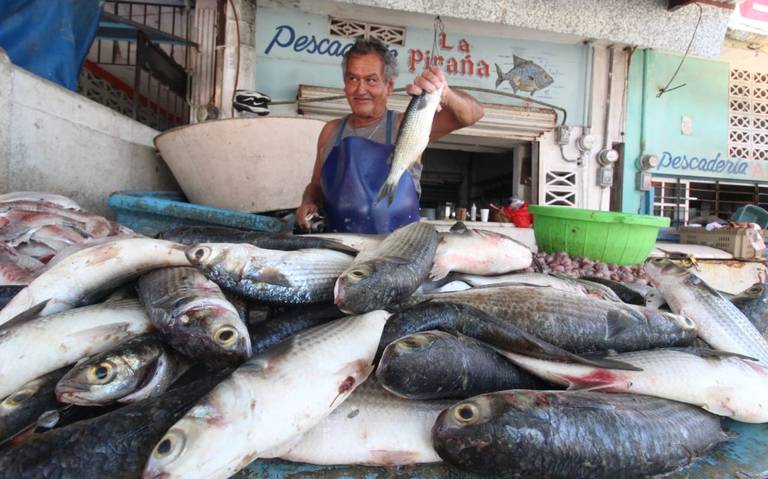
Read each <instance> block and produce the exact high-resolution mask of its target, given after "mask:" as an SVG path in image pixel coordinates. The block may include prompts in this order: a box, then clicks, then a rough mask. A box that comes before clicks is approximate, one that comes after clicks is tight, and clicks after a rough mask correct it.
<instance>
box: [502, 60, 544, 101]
mask: <svg viewBox="0 0 768 479" xmlns="http://www.w3.org/2000/svg"><path fill="white" fill-rule="evenodd" d="M513 61H514V65H513V66H512V68H511V69H510V70H509V71H508V72H507V73H502V71H501V67H500V66H499V65H498V64H496V75H497V78H496V88H498V87H499V85H501V84H502V83H503V82H504V81H505V80H506V81H509V86H511V87H512V91H513V92H514V93H517V90H523V91H527V92H530V93H531V96H533V94H534V93H536V92H537V91H539V90H543V89H544V88H546V87H548V86H549V85H551V84H552V83H553V82H554V81H555V80H554V79H553V78H552V77H551V76H550V75H549V73H547V71H546V70H544V69H543V68H542V67H540V66H539V65H537V64H535V63H533V62H532V61H530V60H525V59H523V58H520V57H519V56H517V55H513Z"/></svg>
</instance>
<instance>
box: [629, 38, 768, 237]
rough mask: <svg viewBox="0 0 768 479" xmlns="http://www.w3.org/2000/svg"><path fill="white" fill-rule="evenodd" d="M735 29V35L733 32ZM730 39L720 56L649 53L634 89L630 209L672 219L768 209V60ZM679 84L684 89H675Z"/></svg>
mask: <svg viewBox="0 0 768 479" xmlns="http://www.w3.org/2000/svg"><path fill="white" fill-rule="evenodd" d="M734 35H736V34H735V33H734V32H731V33H730V34H729V36H734ZM763 57H764V54H762V53H761V52H760V51H759V48H758V49H756V48H754V44H753V46H752V47H751V48H750V47H749V46H748V44H747V42H739V41H733V40H732V39H727V40H726V45H725V47H724V48H723V51H722V53H721V55H720V56H719V57H718V58H717V59H701V58H686V60H685V62H684V63H683V66H682V67H680V68H679V71H678V72H677V76H676V77H675V78H674V81H673V84H671V86H669V87H668V88H669V89H668V90H667V91H666V92H665V93H661V94H660V88H662V87H664V86H665V85H668V84H669V81H670V79H671V78H672V77H673V75H674V74H675V71H676V70H677V69H678V65H680V62H681V59H682V57H681V56H679V55H671V54H664V53H660V52H656V51H650V50H642V51H638V52H636V53H635V55H634V56H633V58H632V63H631V67H630V75H629V86H628V97H629V102H628V110H627V113H628V116H627V143H626V145H625V152H624V153H625V156H626V157H627V158H634V159H635V161H634V162H627V163H626V164H625V165H624V180H623V189H624V193H623V195H622V200H623V210H624V211H627V212H637V211H639V212H643V213H651V214H656V215H663V216H667V217H670V218H671V219H672V223H673V225H684V224H687V223H688V222H690V221H691V220H693V219H695V218H698V217H708V216H718V217H720V218H723V219H727V218H728V217H730V216H731V215H732V214H733V213H734V212H735V211H736V210H737V209H738V208H739V207H741V206H743V205H746V204H757V205H759V206H762V207H764V208H768V162H766V161H765V160H768V61H766V60H765V59H764V58H763ZM675 86H679V88H676V89H673V88H674V87H675Z"/></svg>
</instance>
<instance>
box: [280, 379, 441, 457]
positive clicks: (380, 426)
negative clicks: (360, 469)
mask: <svg viewBox="0 0 768 479" xmlns="http://www.w3.org/2000/svg"><path fill="white" fill-rule="evenodd" d="M451 404H452V403H451V402H449V401H412V400H407V399H402V398H399V397H397V396H393V395H392V394H390V393H388V392H387V391H386V390H384V389H383V388H382V387H381V386H380V385H379V384H377V382H376V380H375V379H374V378H369V379H368V380H366V381H365V382H364V383H363V384H362V385H361V386H360V387H358V388H357V389H355V392H353V393H352V394H351V395H350V396H349V397H348V398H347V399H346V400H345V401H344V404H342V405H341V406H339V407H338V408H336V410H334V411H333V412H332V413H331V414H330V415H329V416H328V417H326V418H325V419H323V420H322V421H321V422H320V424H318V425H317V426H315V427H314V428H312V430H310V431H309V432H308V433H306V434H305V435H304V436H302V437H301V439H299V441H298V443H296V444H294V445H292V446H290V448H289V450H288V451H287V452H284V453H280V458H282V459H285V460H288V461H293V462H304V463H309V464H328V465H333V464H363V465H369V466H404V465H409V464H419V463H428V462H439V461H440V457H439V456H438V455H437V453H436V452H435V449H434V447H432V426H433V425H434V424H435V419H437V416H438V415H439V414H440V412H441V411H442V410H443V409H445V408H447V407H448V406H450V405H451Z"/></svg>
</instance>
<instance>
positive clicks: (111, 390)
mask: <svg viewBox="0 0 768 479" xmlns="http://www.w3.org/2000/svg"><path fill="white" fill-rule="evenodd" d="M533 259H534V255H533V254H532V253H531V251H530V250H528V249H527V248H525V247H524V246H522V245H521V244H520V243H517V242H516V241H514V240H512V239H511V238H508V237H506V236H503V235H499V234H495V233H492V232H489V231H482V230H472V229H468V228H467V227H466V226H465V225H463V224H457V225H456V226H455V227H454V228H453V229H452V230H451V231H449V232H447V233H438V232H437V231H436V230H435V228H434V227H433V226H432V225H430V224H427V223H414V224H411V225H408V226H405V227H403V228H401V229H399V230H397V231H395V232H393V233H392V234H390V235H387V236H384V237H369V236H359V235H351V234H350V235H313V236H293V235H272V234H263V233H253V232H250V233H247V232H242V231H238V230H228V229H221V228H207V227H182V228H177V229H174V230H169V231H166V232H163V233H162V234H161V235H160V237H159V238H148V237H140V236H138V235H133V236H119V237H115V238H103V239H100V240H97V241H94V242H90V243H84V244H83V245H82V247H81V248H80V249H76V250H74V251H70V252H69V253H67V254H66V255H59V256H57V257H56V258H55V259H54V260H53V261H51V262H50V264H49V266H48V267H47V268H46V269H45V270H44V271H43V272H42V273H41V274H39V276H37V277H36V278H34V279H33V280H31V281H30V282H29V284H28V285H27V286H26V287H24V288H23V289H22V290H21V291H19V292H18V293H17V294H16V295H15V296H14V297H13V298H12V299H11V300H10V301H9V303H8V304H7V305H6V306H5V307H4V308H3V309H1V310H0V399H2V402H0V478H6V477H7V478H37V477H110V478H139V477H143V478H185V479H186V478H226V477H230V476H232V475H234V474H237V473H238V471H241V470H242V469H244V468H245V467H246V466H248V464H250V463H251V462H252V461H255V460H258V459H266V458H281V459H284V460H288V461H296V462H305V463H312V464H320V465H352V464H355V465H369V466H401V465H411V464H419V463H435V462H441V461H444V462H445V463H446V464H447V465H448V466H449V467H452V468H455V469H457V470H458V471H463V472H467V473H472V474H482V475H486V476H489V477H541V478H572V477H590V478H591V477H594V478H614V477H643V476H648V475H655V474H665V473H669V472H672V471H674V470H676V469H678V468H680V467H684V466H686V465H688V464H689V463H690V462H691V461H692V460H695V457H696V456H699V455H702V454H705V453H706V452H707V451H709V450H711V449H713V448H716V447H718V445H719V444H721V443H723V442H724V441H727V440H728V438H729V435H728V434H727V433H726V432H725V431H724V429H723V425H722V418H723V417H728V418H731V419H733V420H736V421H744V422H752V423H764V422H768V362H767V361H768V343H766V341H765V339H764V338H763V336H762V334H761V333H762V330H758V328H757V327H755V325H754V324H753V322H755V324H764V323H766V322H768V321H766V320H765V319H764V317H765V314H766V311H768V306H766V304H765V303H766V301H765V288H762V289H760V288H758V286H759V285H756V286H755V287H753V288H750V290H748V291H746V292H745V293H744V294H743V295H740V296H739V297H737V298H735V299H734V301H735V302H736V303H738V307H737V306H736V305H734V304H733V303H731V301H729V300H728V299H726V298H724V297H723V296H722V295H720V294H719V293H718V292H717V291H715V290H713V289H711V288H710V287H708V286H707V285H706V284H705V283H704V282H703V281H702V280H701V279H700V278H698V277H697V276H696V275H695V274H692V273H690V272H689V271H687V270H685V269H683V268H682V267H680V266H678V265H677V264H676V263H674V262H672V261H671V260H667V259H654V260H649V261H648V262H647V263H646V264H645V265H644V272H645V273H644V274H646V275H647V280H646V282H650V283H651V284H653V285H656V287H657V288H658V289H656V288H653V287H650V286H648V285H647V284H640V285H638V284H625V283H620V282H614V281H611V280H606V279H605V278H598V279H596V280H594V281H591V280H588V279H584V278H578V279H577V278H573V277H570V276H567V275H565V276H564V275H558V274H544V273H533V272H526V271H525V270H526V269H527V268H529V267H531V264H532V261H533ZM619 279H621V277H619ZM598 280H599V281H598ZM641 286H642V287H644V288H645V290H642V289H641V288H640V287H641ZM633 288H634V289H633ZM758 289H759V291H757V290H758ZM627 291H630V292H634V293H635V295H634V296H633V295H632V294H629V293H628V292H627ZM638 291H644V293H642V294H641V293H640V292H638ZM654 295H658V296H659V297H660V299H659V300H657V299H658V298H656V297H655V296H654ZM627 300H628V301H629V302H628V301H627ZM739 308H741V309H739ZM742 310H743V311H745V312H746V314H745V313H743V312H742ZM760 321H762V323H761V322H760Z"/></svg>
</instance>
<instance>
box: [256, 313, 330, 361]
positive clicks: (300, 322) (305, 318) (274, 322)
mask: <svg viewBox="0 0 768 479" xmlns="http://www.w3.org/2000/svg"><path fill="white" fill-rule="evenodd" d="M342 316H344V313H342V312H341V311H339V308H337V307H336V306H334V305H332V304H318V305H311V304H310V305H306V306H301V307H296V308H291V309H288V310H286V311H284V312H283V313H281V314H278V315H276V316H273V317H271V318H269V319H267V320H266V321H262V322H260V323H258V324H257V325H255V326H253V327H250V328H249V331H250V333H251V347H252V348H253V354H257V353H260V352H262V351H266V350H267V349H269V348H270V347H272V346H274V345H275V344H277V343H279V342H280V341H282V340H283V339H286V338H288V337H290V336H293V335H294V334H296V333H299V332H301V331H304V330H305V329H309V328H314V327H315V326H319V325H321V324H325V323H328V322H330V321H332V320H334V319H338V318H341V317H342Z"/></svg>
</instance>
